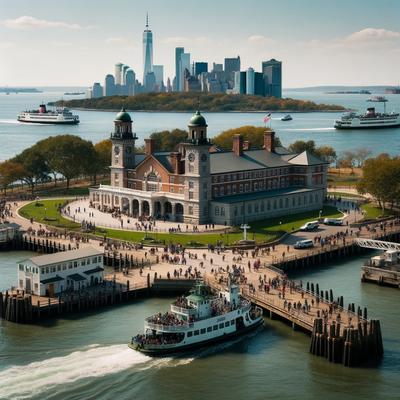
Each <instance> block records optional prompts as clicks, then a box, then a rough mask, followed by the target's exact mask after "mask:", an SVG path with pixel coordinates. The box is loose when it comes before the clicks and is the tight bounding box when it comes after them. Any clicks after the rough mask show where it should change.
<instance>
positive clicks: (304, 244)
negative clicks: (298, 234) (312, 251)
mask: <svg viewBox="0 0 400 400" xmlns="http://www.w3.org/2000/svg"><path fill="white" fill-rule="evenodd" d="M293 247H294V248H295V249H309V248H311V247H314V242H313V241H312V240H311V239H305V240H299V241H298V242H296V243H295V244H294V245H293Z"/></svg>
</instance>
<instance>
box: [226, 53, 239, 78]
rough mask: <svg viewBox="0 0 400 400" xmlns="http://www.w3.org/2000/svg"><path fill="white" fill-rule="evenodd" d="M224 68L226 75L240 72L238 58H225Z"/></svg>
mask: <svg viewBox="0 0 400 400" xmlns="http://www.w3.org/2000/svg"><path fill="white" fill-rule="evenodd" d="M224 66H225V68H224V71H225V72H226V73H227V74H231V73H233V72H237V71H240V57H239V56H237V57H235V58H225V60H224Z"/></svg>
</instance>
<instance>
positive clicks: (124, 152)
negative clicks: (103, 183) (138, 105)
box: [111, 108, 137, 187]
mask: <svg viewBox="0 0 400 400" xmlns="http://www.w3.org/2000/svg"><path fill="white" fill-rule="evenodd" d="M136 140H137V136H136V134H135V133H133V132H132V118H131V116H130V115H129V113H127V112H126V110H125V108H123V109H122V110H121V111H120V112H119V113H118V114H117V115H116V117H115V120H114V132H112V133H111V143H112V154H111V185H112V186H118V187H127V170H128V169H133V168H134V167H135V141H136Z"/></svg>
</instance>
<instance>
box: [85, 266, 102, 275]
mask: <svg viewBox="0 0 400 400" xmlns="http://www.w3.org/2000/svg"><path fill="white" fill-rule="evenodd" d="M103 271H104V268H101V267H96V268H93V269H89V270H87V271H85V272H84V274H86V275H91V274H95V273H96V272H103Z"/></svg>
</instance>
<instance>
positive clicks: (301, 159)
mask: <svg viewBox="0 0 400 400" xmlns="http://www.w3.org/2000/svg"><path fill="white" fill-rule="evenodd" d="M288 161H289V163H290V164H296V165H318V164H329V163H328V162H327V161H323V160H321V159H320V158H318V157H317V156H315V155H314V154H312V153H310V152H309V151H308V150H305V151H303V152H302V153H300V154H297V155H294V157H292V158H290V159H289V160H288Z"/></svg>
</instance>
